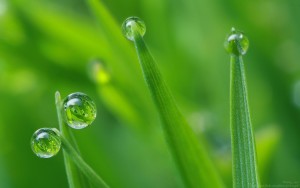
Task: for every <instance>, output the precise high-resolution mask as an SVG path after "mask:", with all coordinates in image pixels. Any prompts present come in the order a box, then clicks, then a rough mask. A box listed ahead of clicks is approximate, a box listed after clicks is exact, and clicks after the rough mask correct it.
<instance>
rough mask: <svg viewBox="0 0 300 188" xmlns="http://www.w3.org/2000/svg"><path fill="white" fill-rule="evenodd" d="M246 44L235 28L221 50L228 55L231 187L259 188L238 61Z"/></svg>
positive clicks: (241, 66) (242, 66) (244, 84)
mask: <svg viewBox="0 0 300 188" xmlns="http://www.w3.org/2000/svg"><path fill="white" fill-rule="evenodd" d="M248 45H249V42H248V39H247V37H245V36H244V34H243V33H241V32H237V31H235V29H232V33H231V34H230V35H229V37H228V39H227V40H226V41H225V48H226V49H227V51H228V52H229V53H230V54H231V62H230V63H231V78H230V127H231V145H232V156H233V162H232V163H233V187H234V188H252V187H256V188H257V187H260V185H259V180H258V170H257V162H256V149H255V141H254V136H253V130H252V125H251V120H250V112H249V105H248V94H247V84H246V76H245V69H244V62H243V58H242V55H244V54H246V52H247V49H248Z"/></svg>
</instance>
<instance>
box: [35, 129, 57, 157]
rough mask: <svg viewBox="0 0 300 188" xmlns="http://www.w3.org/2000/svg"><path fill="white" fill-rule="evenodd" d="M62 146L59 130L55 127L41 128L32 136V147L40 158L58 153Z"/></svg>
mask: <svg viewBox="0 0 300 188" xmlns="http://www.w3.org/2000/svg"><path fill="white" fill-rule="evenodd" d="M60 146H61V139H60V137H59V135H58V130H57V129H54V128H41V129H38V130H37V131H35V133H33V135H32V137H31V149H32V151H33V152H34V153H35V154H36V155H37V156H38V157H40V158H50V157H53V156H54V155H56V154H57V153H58V152H59V150H60Z"/></svg>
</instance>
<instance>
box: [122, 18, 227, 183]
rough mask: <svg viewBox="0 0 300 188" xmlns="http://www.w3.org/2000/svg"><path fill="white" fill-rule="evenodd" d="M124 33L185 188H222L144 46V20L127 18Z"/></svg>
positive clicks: (203, 148)
mask: <svg viewBox="0 0 300 188" xmlns="http://www.w3.org/2000/svg"><path fill="white" fill-rule="evenodd" d="M123 32H124V34H125V36H126V37H127V38H128V39H129V40H133V42H134V45H135V47H136V51H137V55H138V57H139V62H140V65H141V68H142V71H143V74H144V78H145V81H146V83H147V85H148V88H149V90H150V93H151V95H152V98H153V101H154V103H155V105H156V107H157V110H158V112H159V115H160V118H161V120H162V122H163V130H164V133H165V137H166V140H167V142H168V144H169V148H170V150H171V152H172V154H173V157H174V159H175V161H176V163H177V165H178V168H179V171H180V173H181V175H182V178H183V180H184V182H185V184H186V187H189V188H199V187H214V188H219V187H223V184H222V182H221V180H220V179H219V176H218V175H217V173H216V171H215V169H214V167H213V165H212V163H211V161H210V159H209V157H208V153H207V151H206V150H205V147H204V146H203V145H202V144H201V143H199V142H198V140H197V138H196V136H195V134H194V133H193V131H192V129H191V127H190V126H189V125H188V124H187V122H186V120H185V119H184V117H183V116H182V115H181V113H180V111H179V110H178V108H177V105H176V104H175V101H174V99H173V97H172V95H171V93H170V91H169V89H168V87H167V85H166V83H165V81H164V80H163V78H162V76H161V74H160V72H159V70H158V67H157V65H156V63H155V61H154V59H153V57H152V55H151V54H150V52H149V51H148V48H147V46H146V45H145V42H144V40H143V37H142V35H143V34H144V33H145V25H144V23H143V21H141V20H140V19H139V18H136V17H131V18H128V19H127V20H126V21H125V22H124V24H123Z"/></svg>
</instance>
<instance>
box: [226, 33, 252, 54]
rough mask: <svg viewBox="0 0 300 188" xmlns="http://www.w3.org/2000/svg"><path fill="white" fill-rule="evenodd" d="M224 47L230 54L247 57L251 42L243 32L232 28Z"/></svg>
mask: <svg viewBox="0 0 300 188" xmlns="http://www.w3.org/2000/svg"><path fill="white" fill-rule="evenodd" d="M224 47H225V49H226V50H227V52H228V53H230V54H233V55H237V56H239V55H245V54H246V53H247V50H248V47H249V40H248V38H247V37H246V36H245V35H244V33H243V32H241V31H237V30H236V29H235V28H232V29H231V32H230V34H229V35H228V36H227V38H226V40H225V42H224Z"/></svg>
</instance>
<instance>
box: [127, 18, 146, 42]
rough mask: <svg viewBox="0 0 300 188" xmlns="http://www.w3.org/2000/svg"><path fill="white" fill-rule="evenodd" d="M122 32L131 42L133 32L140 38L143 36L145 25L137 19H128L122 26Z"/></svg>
mask: <svg viewBox="0 0 300 188" xmlns="http://www.w3.org/2000/svg"><path fill="white" fill-rule="evenodd" d="M122 32H123V34H124V36H125V37H126V38H127V39H129V40H131V41H133V40H134V35H135V32H138V33H139V34H140V35H141V36H144V35H145V33H146V25H145V23H144V21H143V20H141V19H140V18H138V17H129V18H127V19H126V20H125V21H124V22H123V24H122Z"/></svg>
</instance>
